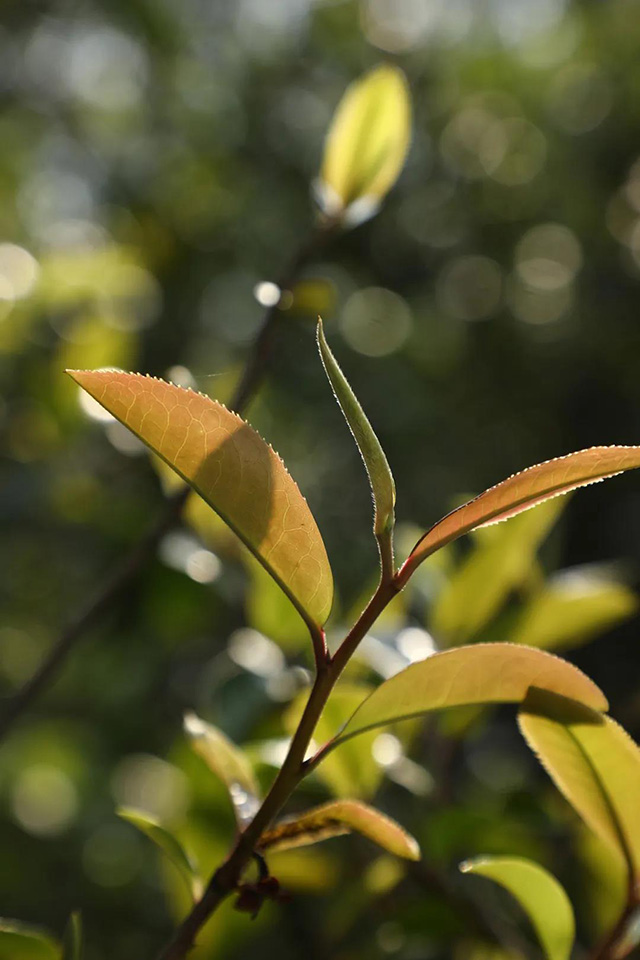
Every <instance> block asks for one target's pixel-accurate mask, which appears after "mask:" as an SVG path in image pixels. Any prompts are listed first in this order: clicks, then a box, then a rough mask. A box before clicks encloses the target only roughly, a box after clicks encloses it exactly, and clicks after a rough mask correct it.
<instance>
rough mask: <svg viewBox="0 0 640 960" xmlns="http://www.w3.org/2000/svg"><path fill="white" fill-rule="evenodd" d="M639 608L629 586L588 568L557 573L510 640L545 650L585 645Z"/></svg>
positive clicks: (524, 613) (525, 610)
mask: <svg viewBox="0 0 640 960" xmlns="http://www.w3.org/2000/svg"><path fill="white" fill-rule="evenodd" d="M637 609H638V598H637V597H636V595H635V594H634V593H633V591H632V590H630V589H629V587H627V586H625V584H623V583H619V582H617V581H615V580H613V579H612V578H611V577H610V576H609V577H607V576H605V575H603V574H600V573H598V572H597V570H596V571H595V572H594V571H591V570H589V568H582V569H581V568H578V569H575V570H565V571H563V572H562V573H560V574H557V575H556V576H555V577H553V578H552V579H551V580H549V581H548V582H547V584H546V585H545V586H544V587H543V588H542V590H541V591H540V592H539V593H538V594H537V595H536V596H534V597H533V598H532V599H531V601H530V602H529V603H528V604H527V606H526V607H525V608H524V610H523V611H522V613H521V614H520V616H519V617H518V620H517V621H516V624H515V626H514V628H513V631H512V633H511V635H510V637H509V639H510V641H511V642H512V643H525V644H528V646H530V647H541V648H543V649H545V650H559V649H563V650H566V649H568V648H569V647H575V646H576V645H578V644H580V643H586V641H587V640H590V639H591V638H592V637H595V636H597V635H598V634H600V633H602V632H603V631H605V630H608V629H609V628H610V627H613V626H614V625H615V624H617V623H620V622H621V621H622V620H626V619H628V618H629V617H630V616H632V615H633V614H634V613H635V612H636V610H637Z"/></svg>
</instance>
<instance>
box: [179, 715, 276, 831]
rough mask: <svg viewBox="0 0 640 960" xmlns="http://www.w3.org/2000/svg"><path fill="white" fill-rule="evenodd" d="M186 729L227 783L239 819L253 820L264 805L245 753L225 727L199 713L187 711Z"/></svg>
mask: <svg viewBox="0 0 640 960" xmlns="http://www.w3.org/2000/svg"><path fill="white" fill-rule="evenodd" d="M184 729H185V733H186V734H187V736H188V737H189V739H190V741H191V745H192V747H193V749H194V750H195V752H196V753H197V754H199V756H201V757H202V759H203V760H204V761H205V763H206V764H207V766H208V767H209V769H210V770H212V771H213V773H215V775H216V776H217V777H219V778H220V779H221V780H222V782H223V783H224V784H225V786H226V788H227V790H228V791H229V797H230V799H231V802H232V804H233V809H234V811H235V814H236V818H237V819H238V822H239V823H241V824H242V823H246V822H247V821H248V820H251V818H252V817H253V816H255V813H256V810H257V809H258V807H259V805H260V804H259V800H258V797H259V790H258V785H257V783H256V780H255V777H254V774H253V768H252V766H251V764H250V763H249V760H248V759H247V757H246V756H245V754H244V753H243V752H242V750H240V749H239V748H238V747H236V745H235V744H234V743H232V742H231V740H229V738H228V737H226V736H225V735H224V733H223V732H222V731H221V730H218V728H217V727H214V726H212V725H211V724H210V723H205V721H204V720H201V719H200V717H198V716H196V714H195V713H187V714H185V718H184Z"/></svg>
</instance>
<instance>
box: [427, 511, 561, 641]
mask: <svg viewBox="0 0 640 960" xmlns="http://www.w3.org/2000/svg"><path fill="white" fill-rule="evenodd" d="M562 506H563V503H562V501H561V500H549V501H547V503H544V504H542V505H540V506H538V507H537V508H536V509H535V510H532V511H530V512H527V513H523V514H521V516H519V517H516V518H515V519H514V520H513V522H512V523H507V524H505V525H504V526H501V527H499V528H496V529H495V530H494V531H492V532H493V533H494V536H491V537H488V538H483V539H482V540H481V541H480V542H478V543H477V544H475V545H474V547H473V549H472V550H471V552H470V554H469V556H468V557H467V558H466V560H464V561H463V563H462V564H461V565H460V566H459V567H458V569H457V570H456V571H455V573H454V574H453V576H452V577H451V579H450V580H449V582H448V583H447V585H446V586H445V588H444V589H443V591H442V593H441V594H440V595H439V597H438V599H437V601H436V603H435V604H434V606H433V610H432V614H431V620H430V629H431V631H432V632H433V633H434V634H435V636H436V637H438V638H444V639H445V640H446V645H447V646H453V645H458V644H460V643H465V642H466V641H467V640H469V639H470V638H471V637H473V636H475V635H476V634H477V633H478V632H479V631H480V630H481V629H482V627H484V626H485V625H486V624H487V623H488V622H489V621H490V620H491V618H492V617H493V616H494V615H495V614H496V613H497V611H498V610H499V609H500V606H501V604H502V603H503V601H504V600H505V598H506V596H507V594H508V593H509V592H510V591H511V590H514V589H516V587H519V586H520V585H521V584H522V583H524V582H525V581H526V580H527V578H528V576H529V575H530V572H531V566H532V563H533V560H534V557H535V552H536V550H537V548H538V546H539V544H540V543H541V541H542V540H543V539H544V538H545V536H546V535H547V533H548V532H549V530H550V528H551V527H552V526H553V524H554V523H555V521H556V520H557V518H558V515H559V514H560V512H561V510H562ZM530 646H537V644H535V643H532V644H530Z"/></svg>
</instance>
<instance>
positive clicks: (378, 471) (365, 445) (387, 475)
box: [318, 318, 396, 537]
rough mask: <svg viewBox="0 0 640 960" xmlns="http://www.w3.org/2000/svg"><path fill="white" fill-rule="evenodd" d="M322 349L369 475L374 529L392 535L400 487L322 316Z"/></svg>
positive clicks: (320, 348)
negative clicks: (336, 354)
mask: <svg viewBox="0 0 640 960" xmlns="http://www.w3.org/2000/svg"><path fill="white" fill-rule="evenodd" d="M318 348H319V350H320V356H321V358H322V363H323V366H324V369H325V372H326V374H327V377H328V378H329V382H330V384H331V387H332V388H333V393H334V395H335V398H336V400H337V401H338V406H339V407H340V409H341V410H342V413H343V414H344V418H345V420H346V421H347V424H348V426H349V429H350V430H351V433H352V434H353V438H354V440H355V441H356V444H357V446H358V450H359V451H360V456H361V457H362V460H363V462H364V465H365V469H366V471H367V474H368V476H369V483H370V484H371V493H372V495H373V511H374V515H373V532H374V533H375V535H376V537H382V536H384V535H388V534H389V533H390V531H391V529H392V528H393V522H394V510H395V504H396V487H395V483H394V482H393V476H392V474H391V468H390V466H389V464H388V462H387V458H386V456H385V454H384V450H383V449H382V447H381V446H380V441H379V440H378V438H377V437H376V435H375V433H374V432H373V427H372V426H371V424H370V423H369V421H368V419H367V416H366V414H365V412H364V410H363V409H362V407H361V406H360V404H359V403H358V399H357V397H356V395H355V393H354V392H353V390H352V389H351V387H350V385H349V382H348V380H347V378H346V377H345V375H344V373H343V372H342V370H341V369H340V367H339V366H338V362H337V360H336V358H335V357H334V355H333V354H332V352H331V350H330V349H329V345H328V343H327V341H326V339H325V335H324V330H323V329H322V320H321V319H320V318H318Z"/></svg>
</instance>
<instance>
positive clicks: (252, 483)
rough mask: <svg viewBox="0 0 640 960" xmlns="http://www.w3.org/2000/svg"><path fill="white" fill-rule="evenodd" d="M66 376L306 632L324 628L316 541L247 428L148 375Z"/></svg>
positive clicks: (326, 585)
mask: <svg viewBox="0 0 640 960" xmlns="http://www.w3.org/2000/svg"><path fill="white" fill-rule="evenodd" d="M68 373H69V374H70V375H71V376H72V377H73V379H74V380H75V381H76V383H78V384H79V385H80V386H81V387H83V389H85V390H86V391H87V392H88V393H89V394H90V395H91V396H92V397H93V398H94V399H95V400H97V401H98V403H100V404H102V406H103V407H105V409H106V410H108V411H109V413H111V414H113V416H114V417H116V418H117V419H118V420H120V422H121V423H123V424H124V425H125V426H126V427H128V428H129V429H130V430H131V431H132V432H133V433H135V434H136V436H138V437H139V438H140V439H141V440H143V441H144V442H145V443H146V444H147V446H149V447H150V448H151V449H152V450H153V451H154V452H155V453H157V454H158V455H159V456H160V457H162V459H163V460H165V461H166V463H168V464H169V466H171V467H173V469H174V470H175V471H176V472H177V473H178V474H179V475H180V476H181V477H182V479H183V480H186V481H187V483H189V484H190V485H191V486H192V487H193V489H194V490H195V491H196V492H197V493H199V494H200V496H201V497H203V499H204V500H206V501H207V503H208V504H210V506H212V507H213V509H214V510H215V511H216V513H218V514H219V515H220V516H221V517H222V518H223V520H225V521H226V523H228V525H229V526H230V527H231V528H232V529H233V530H234V531H235V532H236V533H237V535H238V536H239V537H240V539H241V540H242V541H243V542H244V543H245V544H246V545H247V547H248V548H249V549H250V550H251V552H252V553H253V554H254V555H255V556H256V557H257V558H258V560H259V561H260V563H262V565H263V566H264V567H265V568H266V569H267V570H268V571H269V573H270V574H271V575H272V577H273V578H274V579H275V580H276V581H277V582H278V583H279V584H280V586H281V587H282V589H283V590H284V592H285V593H286V594H287V596H288V597H289V598H290V599H291V601H292V602H293V603H294V605H295V606H296V607H297V609H298V610H299V612H300V613H301V615H302V616H303V617H304V619H305V620H306V621H307V623H309V625H310V626H311V627H312V628H314V627H315V628H317V627H318V626H320V625H322V624H323V623H324V622H325V620H326V619H327V617H328V616H329V611H330V609H331V602H332V598H333V579H332V575H331V568H330V566H329V561H328V559H327V554H326V550H325V547H324V543H323V542H322V537H321V536H320V532H319V530H318V528H317V526H316V523H315V520H314V519H313V517H312V515H311V512H310V510H309V507H308V506H307V502H306V500H305V499H304V497H303V496H302V494H301V493H300V490H299V489H298V487H297V485H296V484H295V482H294V481H293V480H292V479H291V477H290V476H289V474H288V473H287V470H286V468H285V466H284V464H283V463H282V461H281V459H280V457H279V456H278V455H277V454H276V453H275V452H274V451H273V450H272V448H271V447H270V446H269V445H268V444H267V443H265V441H264V440H263V439H262V438H261V437H260V436H259V435H258V434H257V433H256V431H255V430H253V428H252V427H250V426H249V425H248V424H247V423H245V422H244V421H243V420H241V419H240V417H238V416H236V414H235V413H231V412H230V411H229V410H227V409H226V407H224V406H223V405H222V404H220V403H217V402H216V401H214V400H211V399H210V398H209V397H205V396H203V395H202V394H200V393H194V392H193V391H192V390H187V389H184V388H183V387H176V386H174V385H173V384H170V383H164V382H163V381H162V380H155V379H153V378H152V377H145V376H142V375H140V374H134V373H119V372H114V371H108V370H102V371H100V370H98V371H93V372H92V371H78V370H70V371H68Z"/></svg>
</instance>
